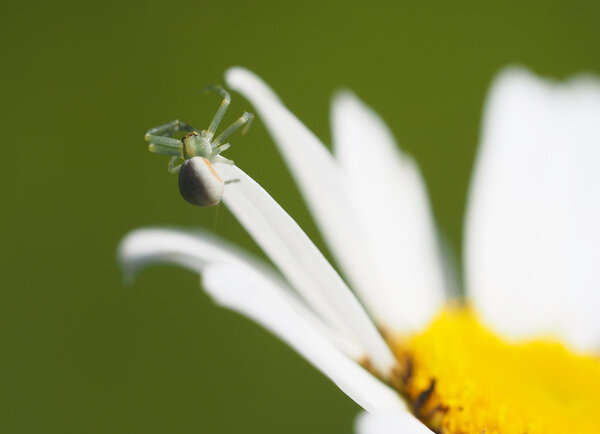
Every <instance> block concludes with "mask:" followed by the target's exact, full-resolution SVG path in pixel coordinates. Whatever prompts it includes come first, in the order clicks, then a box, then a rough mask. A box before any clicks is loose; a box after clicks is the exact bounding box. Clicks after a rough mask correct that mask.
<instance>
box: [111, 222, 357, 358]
mask: <svg viewBox="0 0 600 434" xmlns="http://www.w3.org/2000/svg"><path fill="white" fill-rule="evenodd" d="M118 256H119V262H120V263H121V265H122V266H123V268H124V271H125V275H126V277H129V278H131V277H132V276H133V275H134V274H135V273H137V271H139V270H140V269H141V268H143V267H147V266H149V265H152V264H156V263H172V264H176V265H179V266H182V267H185V268H188V269H190V270H192V271H195V272H198V273H202V272H203V271H204V270H205V268H206V267H207V266H208V265H210V264H218V263H224V264H230V265H235V266H237V267H239V268H241V269H245V270H251V271H252V272H254V273H256V274H258V275H259V276H260V278H261V279H262V280H263V281H266V282H268V284H269V287H270V288H272V291H273V292H274V293H277V294H278V296H279V297H280V298H282V299H283V300H284V301H285V302H286V303H287V304H288V305H289V306H290V307H291V308H292V309H294V311H296V312H297V313H298V315H300V316H301V317H302V318H304V320H305V321H307V322H308V323H309V324H311V325H312V327H313V328H315V329H316V330H318V331H319V332H321V333H322V334H323V335H324V336H326V337H327V338H328V339H329V340H330V341H331V342H333V343H334V344H335V345H336V346H337V347H338V348H339V349H340V350H342V351H343V352H344V353H345V354H346V355H348V356H349V357H352V358H353V359H355V360H361V359H362V358H364V356H365V354H364V352H363V351H362V349H361V347H360V345H359V344H358V343H357V342H356V341H355V340H353V339H352V338H351V337H350V336H347V335H344V334H342V333H340V332H338V331H337V330H334V329H333V328H332V327H331V326H329V324H327V323H325V322H324V321H322V320H321V319H320V318H318V317H317V315H315V313H314V312H313V311H312V310H311V309H309V308H308V307H307V306H306V304H305V303H304V302H303V301H302V300H300V299H299V298H298V296H297V295H296V294H295V293H294V292H292V290H291V289H290V288H289V286H288V285H287V283H286V282H285V281H284V280H283V279H282V278H281V276H279V275H278V274H277V273H275V271H274V270H273V269H272V268H271V267H270V266H268V265H266V264H264V263H262V261H259V260H258V259H256V258H254V257H252V256H251V255H249V254H247V253H245V252H243V251H241V250H239V249H237V248H235V247H233V246H231V245H230V244H228V243H226V242H224V241H223V240H221V239H219V238H216V237H214V236H211V235H210V234H207V233H205V232H202V231H184V230H177V229H167V228H148V229H138V230H135V231H133V232H131V233H130V234H128V235H127V236H126V237H125V238H124V239H123V241H122V242H121V244H120V246H119V253H118Z"/></svg>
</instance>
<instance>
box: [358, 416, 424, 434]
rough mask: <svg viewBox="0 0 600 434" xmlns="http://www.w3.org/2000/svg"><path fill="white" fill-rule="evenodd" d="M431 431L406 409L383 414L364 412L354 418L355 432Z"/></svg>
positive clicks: (416, 433) (404, 433)
mask: <svg viewBox="0 0 600 434" xmlns="http://www.w3.org/2000/svg"><path fill="white" fill-rule="evenodd" d="M432 432H433V431H431V430H430V429H429V428H427V427H426V426H425V425H423V424H422V423H421V422H420V421H419V420H417V418H415V417H414V416H413V415H412V414H410V413H409V412H407V411H405V412H396V413H384V414H369V413H366V412H364V413H361V414H360V415H359V417H358V418H357V420H356V433H357V434H421V433H426V434H431V433H432Z"/></svg>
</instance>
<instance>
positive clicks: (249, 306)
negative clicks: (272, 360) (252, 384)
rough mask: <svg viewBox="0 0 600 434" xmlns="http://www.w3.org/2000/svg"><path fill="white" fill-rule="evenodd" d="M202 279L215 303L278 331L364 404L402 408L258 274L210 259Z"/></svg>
mask: <svg viewBox="0 0 600 434" xmlns="http://www.w3.org/2000/svg"><path fill="white" fill-rule="evenodd" d="M203 283H204V286H205V288H206V290H207V292H208V293H209V294H210V295H211V296H212V297H213V298H214V300H215V301H216V302H217V303H219V304H221V305H223V306H226V307H228V308H229V309H232V310H235V311H237V312H240V313H242V314H244V315H246V316H247V317H249V318H251V319H253V320H254V321H256V322H257V323H259V324H261V325H262V326H263V327H265V328H266V329H267V330H269V331H271V332H272V333H273V334H275V335H276V336H278V337H279V338H280V339H281V340H283V341H284V342H286V343H287V344H288V345H290V346H291V347H292V348H294V349H295V350H296V351H297V352H298V353H300V354H301V355H302V356H303V357H304V358H306V360H308V361H309V362H310V363H311V364H313V365H314V366H315V367H316V368H317V369H319V370H320V371H321V372H323V373H324V374H325V375H326V376H327V377H329V378H330V379H331V380H332V381H333V382H334V383H335V384H337V386H338V387H339V388H340V389H342V391H344V392H345V393H346V394H347V395H348V396H349V397H350V398H352V399H353V400H354V401H356V402H357V403H358V404H359V405H360V406H362V407H363V408H364V409H366V410H368V411H371V412H389V411H406V410H404V409H405V404H404V402H403V401H402V399H401V398H400V397H399V395H398V394H397V393H396V392H395V391H393V390H392V389H390V388H389V387H388V386H386V385H384V384H383V383H381V382H380V381H378V380H377V379H376V378H375V377H374V376H373V375H371V374H370V373H369V372H367V371H366V370H365V369H363V368H362V367H361V366H360V365H358V364H357V363H356V362H354V361H353V360H351V359H349V358H348V357H346V356H344V355H343V354H342V353H341V352H339V351H338V350H337V349H336V348H335V347H334V346H333V345H332V344H331V343H330V342H329V341H328V340H327V339H325V338H324V337H323V336H322V335H321V334H320V333H318V332H316V331H315V330H314V329H313V328H312V327H311V326H310V325H309V324H308V323H307V322H306V321H304V320H303V318H302V317H300V316H299V315H298V314H297V313H296V312H295V311H294V310H293V309H291V308H290V307H289V305H288V304H287V303H285V301H284V300H282V299H281V298H280V297H279V296H278V291H277V290H275V289H274V288H271V286H270V282H269V281H267V280H264V279H262V278H261V276H260V275H258V274H255V273H252V272H251V271H249V270H243V269H241V268H239V267H235V266H231V265H212V266H209V267H208V268H207V270H206V272H205V273H204V279H203Z"/></svg>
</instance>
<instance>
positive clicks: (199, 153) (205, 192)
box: [144, 86, 254, 207]
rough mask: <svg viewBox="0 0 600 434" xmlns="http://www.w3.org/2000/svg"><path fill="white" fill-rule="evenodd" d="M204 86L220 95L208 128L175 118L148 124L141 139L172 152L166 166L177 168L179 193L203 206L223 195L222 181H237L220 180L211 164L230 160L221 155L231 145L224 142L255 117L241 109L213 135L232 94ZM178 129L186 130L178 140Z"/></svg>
mask: <svg viewBox="0 0 600 434" xmlns="http://www.w3.org/2000/svg"><path fill="white" fill-rule="evenodd" d="M205 90H206V91H213V92H216V93H217V94H219V95H220V96H222V97H223V100H222V101H221V105H220V106H219V108H218V110H217V112H216V113H215V115H214V117H213V119H212V121H211V122H210V125H209V126H208V129H206V130H201V131H199V130H198V129H196V128H194V127H192V126H190V125H188V124H186V123H184V122H182V121H180V120H179V119H175V120H174V121H171V122H167V123H166V124H162V125H159V126H157V127H154V128H150V129H149V130H148V131H147V132H146V135H145V136H144V139H145V140H146V141H147V142H150V145H149V146H148V149H149V150H150V152H154V153H156V154H163V155H169V156H171V160H170V161H169V166H168V170H169V172H170V173H178V172H179V192H180V193H181V196H182V197H183V198H184V199H185V200H186V201H187V202H189V203H191V204H192V205H196V206H203V207H204V206H212V205H216V204H218V203H219V202H220V201H221V197H222V196H223V191H224V189H225V184H229V183H231V182H236V180H232V181H225V182H223V180H222V179H221V177H220V176H219V174H218V173H217V171H216V170H215V168H214V167H213V164H214V163H224V164H233V161H231V160H229V159H227V158H225V157H223V156H221V152H223V151H225V150H226V149H229V147H230V145H229V143H223V142H224V141H225V139H227V138H228V137H229V136H231V135H232V134H233V133H234V132H235V131H237V130H238V129H239V128H240V127H242V126H244V128H243V129H242V134H244V133H245V132H246V130H247V129H248V127H249V126H250V123H251V122H252V119H254V115H253V114H252V113H248V112H244V113H243V114H242V116H241V117H240V118H239V119H238V120H236V121H235V122H234V123H233V124H231V125H230V126H228V127H227V128H225V130H224V131H223V132H222V133H221V134H219V135H218V136H217V137H215V138H214V139H213V137H214V136H215V133H216V131H217V128H218V127H219V124H220V123H221V120H222V119H223V116H224V115H225V112H226V111H227V108H228V107H229V104H230V103H231V95H229V92H227V91H226V90H225V89H223V88H222V87H221V86H209V87H208V88H206V89H205ZM178 132H185V133H186V134H185V136H183V138H182V139H181V140H179V139H176V138H173V137H172V136H173V134H175V133H178ZM178 163H179V164H178Z"/></svg>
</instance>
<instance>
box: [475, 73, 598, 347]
mask: <svg viewBox="0 0 600 434" xmlns="http://www.w3.org/2000/svg"><path fill="white" fill-rule="evenodd" d="M599 168H600V82H598V80H595V79H592V78H585V79H584V78H579V79H576V80H572V81H570V82H567V83H564V84H558V83H554V82H549V81H544V80H541V79H538V78H536V77H535V76H533V75H532V74H530V73H529V72H527V71H524V70H520V69H509V70H505V71H504V72H502V73H501V74H500V76H499V77H498V78H497V79H496V81H495V83H494V85H493V87H492V90H491V92H490V96H489V99H488V102H487V106H486V110H485V116H484V125H483V134H482V140H481V149H480V151H479V155H478V159H477V164H476V171H475V174H474V177H473V181H472V186H471V187H472V190H471V194H470V198H469V208H468V220H467V222H466V231H465V232H466V239H465V246H466V255H467V256H466V267H467V268H466V278H467V283H468V290H469V292H470V294H471V296H472V297H473V299H474V301H475V304H476V306H477V308H478V309H480V310H481V312H482V314H483V315H484V318H485V319H486V320H487V321H488V322H489V323H491V324H492V325H493V326H495V327H496V328H497V329H499V330H500V331H502V332H504V333H506V334H507V335H508V336H513V337H521V336H530V335H535V334H547V333H554V334H559V335H560V336H562V337H563V338H564V339H565V340H567V341H568V342H569V343H571V344H572V345H573V346H575V347H577V348H579V349H583V350H590V349H593V348H594V347H595V348H598V347H599V345H600V315H599V314H598V312H600V266H599V264H600V224H599V223H598V222H600V169H599Z"/></svg>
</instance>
